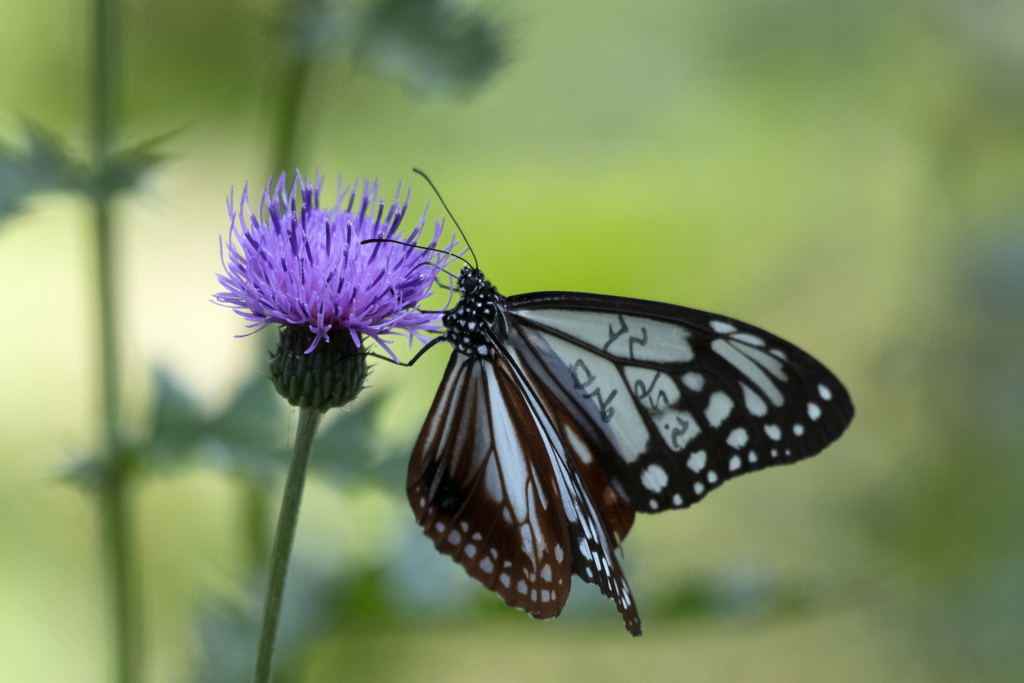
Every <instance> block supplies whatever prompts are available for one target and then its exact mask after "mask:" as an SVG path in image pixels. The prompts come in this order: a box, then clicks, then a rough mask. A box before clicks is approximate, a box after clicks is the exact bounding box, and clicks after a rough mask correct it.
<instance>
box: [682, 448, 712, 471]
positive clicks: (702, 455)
mask: <svg viewBox="0 0 1024 683" xmlns="http://www.w3.org/2000/svg"><path fill="white" fill-rule="evenodd" d="M707 463H708V454H707V453H706V452H705V451H696V452H694V453H691V454H690V457H689V458H687V460H686V466H687V467H689V468H690V469H691V470H693V471H694V472H700V471H701V470H702V469H704V465H706V464H707Z"/></svg>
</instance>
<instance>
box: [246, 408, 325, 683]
mask: <svg viewBox="0 0 1024 683" xmlns="http://www.w3.org/2000/svg"><path fill="white" fill-rule="evenodd" d="M322 415H323V413H321V412H319V411H316V410H312V409H310V408H302V409H301V410H300V411H299V426H298V429H297V430H296V432H295V453H294V455H293V456H292V464H291V467H290V468H289V469H288V479H287V481H286V482H285V485H284V500H282V501H281V514H280V516H279V517H278V519H277V533H276V534H275V536H274V548H273V550H271V552H270V578H269V580H268V583H267V598H266V601H265V602H264V604H263V626H262V627H261V629H260V644H259V649H258V650H257V652H256V675H255V676H254V677H253V681H254V683H269V682H270V673H271V663H272V660H273V657H274V641H275V639H276V638H277V624H278V622H279V621H280V620H281V599H282V597H283V596H284V583H285V579H286V578H287V576H288V562H289V560H290V559H291V554H292V545H293V543H294V542H295V527H296V524H297V522H298V521H299V507H300V506H301V505H302V489H303V487H304V486H305V483H306V466H307V465H308V464H309V452H310V449H311V448H312V446H313V438H314V437H315V436H316V428H317V425H319V424H320V417H321V416H322Z"/></svg>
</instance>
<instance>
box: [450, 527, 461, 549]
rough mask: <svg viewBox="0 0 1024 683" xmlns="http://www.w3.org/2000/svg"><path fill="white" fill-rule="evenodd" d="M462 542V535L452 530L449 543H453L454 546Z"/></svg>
mask: <svg viewBox="0 0 1024 683" xmlns="http://www.w3.org/2000/svg"><path fill="white" fill-rule="evenodd" d="M461 540H462V534H460V533H459V532H458V531H456V530H455V529H452V532H451V533H450V534H448V542H449V543H451V544H452V545H456V544H457V543H458V542H459V541H461Z"/></svg>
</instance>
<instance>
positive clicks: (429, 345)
mask: <svg viewBox="0 0 1024 683" xmlns="http://www.w3.org/2000/svg"><path fill="white" fill-rule="evenodd" d="M444 340H445V337H444V335H441V336H440V337H434V338H433V339H431V340H430V341H428V342H427V343H426V344H424V345H423V348H422V349H420V350H419V351H417V352H416V355H415V356H413V357H412V360H410V361H409V362H408V363H403V362H401V361H397V360H395V359H394V358H391V357H390V356H382V355H381V354H379V353H373V352H372V351H367V352H366V353H361V354H359V355H361V356H370V357H372V358H379V359H381V360H386V361H387V362H389V363H391V364H393V365H400V366H402V367H403V368H411V367H412V366H413V363H415V362H416V361H418V360H419V359H420V356H422V355H423V354H425V353H426V352H427V351H429V350H430V349H432V348H434V347H435V346H437V345H438V344H440V343H441V342H443V341H444Z"/></svg>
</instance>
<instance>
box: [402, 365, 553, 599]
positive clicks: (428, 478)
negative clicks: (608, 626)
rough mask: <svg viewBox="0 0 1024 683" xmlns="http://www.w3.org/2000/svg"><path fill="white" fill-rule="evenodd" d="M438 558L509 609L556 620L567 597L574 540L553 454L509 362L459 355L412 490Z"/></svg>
mask: <svg viewBox="0 0 1024 683" xmlns="http://www.w3.org/2000/svg"><path fill="white" fill-rule="evenodd" d="M407 491H408V496H409V502H410V504H411V505H412V508H413V510H414V512H415V513H416V519H417V521H418V522H419V523H420V525H421V526H422V527H423V529H424V531H425V532H426V534H427V535H428V536H429V537H430V538H431V539H432V540H433V542H434V545H435V546H436V547H437V549H438V550H439V551H441V552H442V553H444V554H446V555H450V556H451V557H452V558H453V559H455V560H456V561H457V562H459V563H460V564H461V565H462V566H463V567H464V568H465V569H466V571H467V572H468V573H469V575H470V576H472V577H473V578H475V579H477V580H478V581H480V582H481V583H483V584H484V585H485V586H487V587H488V588H490V589H492V590H494V591H496V592H497V593H498V594H499V595H500V596H501V597H502V598H503V599H504V600H505V602H506V603H508V604H509V605H511V606H513V607H518V608H520V609H522V610H525V611H526V612H528V613H530V614H531V615H532V616H534V617H538V618H550V617H554V616H557V615H558V614H559V613H560V612H561V611H562V607H563V606H564V604H565V600H566V598H567V597H568V595H569V585H570V572H571V560H570V555H569V553H568V550H569V542H570V538H569V532H568V527H567V523H566V518H565V513H564V511H563V510H562V507H561V501H560V492H559V489H558V484H557V480H556V477H555V474H554V472H553V471H552V465H551V463H550V460H549V457H548V454H547V448H546V446H545V443H544V440H543V438H542V437H541V434H540V431H539V428H538V426H537V424H536V421H535V420H534V418H533V416H532V414H531V411H530V409H529V407H528V406H527V404H526V400H525V398H524V396H523V394H522V392H521V391H520V390H519V389H518V387H517V385H516V383H515V380H514V379H513V377H512V375H511V372H510V369H509V367H508V365H507V364H506V363H504V361H502V360H501V359H497V360H496V362H494V363H491V362H487V361H482V360H480V359H470V358H468V357H467V356H465V355H463V354H460V353H457V352H456V353H453V354H452V359H451V361H450V362H449V364H448V369H447V370H446V371H445V375H444V379H443V381H442V382H441V387H440V388H439V390H438V393H437V396H436V398H435V399H434V405H433V407H432V408H431V410H430V413H429V415H428V417H427V421H426V423H425V424H424V426H423V430H422V431H421V432H420V436H419V439H418V441H417V442H416V447H415V449H414V451H413V455H412V460H411V462H410V463H409V478H408V483H407Z"/></svg>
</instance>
